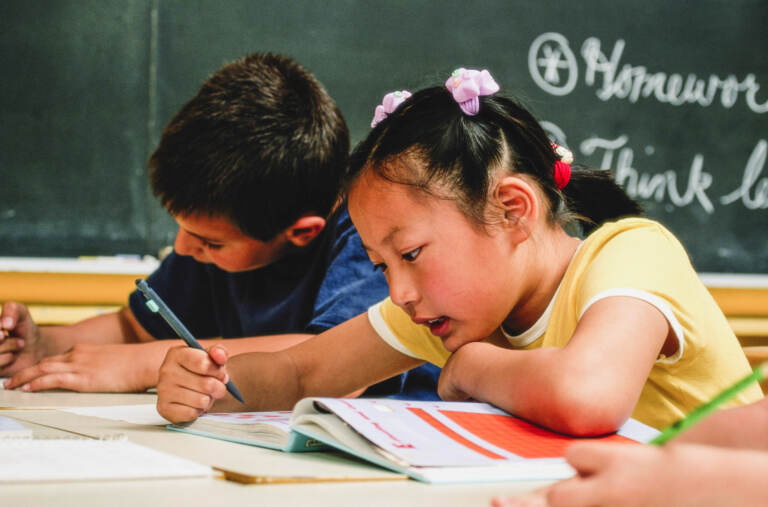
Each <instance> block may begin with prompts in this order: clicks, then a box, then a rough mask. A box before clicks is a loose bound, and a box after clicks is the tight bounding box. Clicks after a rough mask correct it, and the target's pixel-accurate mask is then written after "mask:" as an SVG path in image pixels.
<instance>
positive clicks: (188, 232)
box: [184, 229, 221, 243]
mask: <svg viewBox="0 0 768 507" xmlns="http://www.w3.org/2000/svg"><path fill="white" fill-rule="evenodd" d="M184 232H186V233H187V234H189V235H190V236H194V237H195V238H197V239H199V240H200V241H204V242H205V243H221V240H218V239H213V238H206V237H205V236H201V235H199V234H195V233H194V232H192V231H189V230H187V229H184Z"/></svg>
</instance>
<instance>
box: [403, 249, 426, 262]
mask: <svg viewBox="0 0 768 507" xmlns="http://www.w3.org/2000/svg"><path fill="white" fill-rule="evenodd" d="M420 252H421V247H419V248H414V249H413V250H411V251H410V252H406V253H404V254H403V255H402V257H403V259H405V260H407V261H408V262H413V261H415V260H416V257H418V256H419V253H420Z"/></svg>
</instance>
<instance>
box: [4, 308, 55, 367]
mask: <svg viewBox="0 0 768 507" xmlns="http://www.w3.org/2000/svg"><path fill="white" fill-rule="evenodd" d="M45 355H46V344H45V340H44V339H43V337H42V336H41V334H40V330H39V328H38V327H37V324H35V321H34V320H33V319H32V315H31V314H30V313H29V309H28V308H27V307H26V305H23V304H22V303H17V302H15V301H8V302H6V303H5V304H3V308H2V311H0V377H7V376H10V375H12V374H14V373H15V372H17V371H20V370H22V369H24V368H26V367H28V366H31V365H33V364H35V363H37V362H38V361H39V360H40V358H42V357H45Z"/></svg>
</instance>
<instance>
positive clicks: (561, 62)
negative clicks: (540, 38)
mask: <svg viewBox="0 0 768 507" xmlns="http://www.w3.org/2000/svg"><path fill="white" fill-rule="evenodd" d="M541 52H542V53H543V58H539V59H538V64H539V66H541V67H543V68H544V79H546V80H547V81H548V82H550V83H556V84H559V83H560V71H559V70H558V69H567V68H569V64H568V60H567V59H565V58H563V52H562V51H560V49H559V48H552V46H550V45H545V46H543V47H542V48H541Z"/></svg>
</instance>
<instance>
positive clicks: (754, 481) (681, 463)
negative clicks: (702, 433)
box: [492, 442, 768, 507]
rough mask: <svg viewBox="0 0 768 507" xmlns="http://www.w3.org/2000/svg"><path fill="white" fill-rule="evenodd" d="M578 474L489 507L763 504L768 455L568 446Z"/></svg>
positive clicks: (693, 448)
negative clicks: (532, 492) (533, 492)
mask: <svg viewBox="0 0 768 507" xmlns="http://www.w3.org/2000/svg"><path fill="white" fill-rule="evenodd" d="M566 459H567V460H568V463H569V464H570V465H571V466H573V467H574V468H575V469H576V471H577V472H578V474H577V475H576V476H574V477H572V478H570V479H566V480H564V481H560V482H558V483H555V484H553V485H551V486H549V487H547V488H545V489H543V490H539V491H538V492H535V493H536V494H529V495H524V496H522V497H510V498H497V499H494V500H493V502H492V505H493V506H494V507H523V506H526V507H538V506H542V505H549V506H551V507H586V506H590V507H595V506H611V507H640V506H658V505H664V506H686V507H687V506H691V507H693V506H696V507H707V506H713V507H714V506H718V507H722V506H726V507H727V506H739V507H748V506H760V505H763V506H764V505H768V490H766V489H765V488H764V487H763V483H764V480H765V479H764V478H765V476H766V474H768V453H765V452H760V451H752V450H743V449H730V448H723V447H714V446H706V445H698V444H672V445H667V446H664V447H655V446H644V445H632V444H609V443H599V442H580V443H576V444H573V445H572V446H571V447H569V449H568V451H567V453H566Z"/></svg>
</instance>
